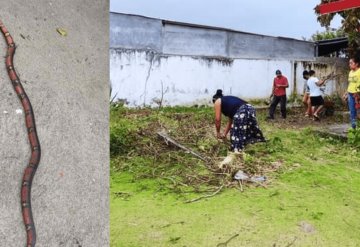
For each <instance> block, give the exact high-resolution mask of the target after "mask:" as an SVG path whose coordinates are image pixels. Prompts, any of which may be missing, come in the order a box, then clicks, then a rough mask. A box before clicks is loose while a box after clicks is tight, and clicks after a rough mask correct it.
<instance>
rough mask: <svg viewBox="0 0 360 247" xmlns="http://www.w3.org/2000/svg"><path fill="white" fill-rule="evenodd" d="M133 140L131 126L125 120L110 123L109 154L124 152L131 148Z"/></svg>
mask: <svg viewBox="0 0 360 247" xmlns="http://www.w3.org/2000/svg"><path fill="white" fill-rule="evenodd" d="M133 141H134V135H133V126H131V125H130V124H128V123H127V122H126V121H121V122H119V123H115V124H112V125H111V128H110V154H111V155H112V156H115V155H120V154H125V153H127V152H129V151H130V150H131V148H132V145H133Z"/></svg>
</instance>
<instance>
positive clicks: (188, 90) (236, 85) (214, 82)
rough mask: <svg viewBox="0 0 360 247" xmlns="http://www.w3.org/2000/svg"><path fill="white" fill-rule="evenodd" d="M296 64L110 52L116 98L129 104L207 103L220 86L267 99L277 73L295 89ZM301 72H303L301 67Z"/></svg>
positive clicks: (240, 94) (140, 52) (230, 91)
mask: <svg viewBox="0 0 360 247" xmlns="http://www.w3.org/2000/svg"><path fill="white" fill-rule="evenodd" d="M292 68H293V63H292V62H291V61H288V60H261V59H234V60H226V61H222V60H216V59H210V58H198V57H197V58H194V57H190V56H174V55H173V56H161V55H158V54H155V53H153V52H149V51H148V52H146V51H129V50H115V49H111V50H110V80H111V85H112V97H115V100H116V99H124V100H126V101H127V102H128V105H129V106H147V105H150V106H156V105H157V103H156V102H155V101H157V100H160V99H161V97H162V96H163V101H162V102H163V104H164V105H171V106H174V105H191V104H208V103H210V102H211V98H212V95H213V94H214V93H215V91H216V89H218V88H221V89H223V91H224V94H231V95H236V96H238V97H241V98H244V99H259V98H266V97H268V96H269V95H270V93H271V88H272V81H273V78H274V76H275V71H276V70H277V69H280V70H281V71H282V72H283V75H285V76H286V77H288V79H289V83H290V87H289V88H288V89H287V91H288V94H290V93H291V92H292V91H293V83H291V82H292V81H293V74H294V72H293V69H292ZM301 72H302V71H301Z"/></svg>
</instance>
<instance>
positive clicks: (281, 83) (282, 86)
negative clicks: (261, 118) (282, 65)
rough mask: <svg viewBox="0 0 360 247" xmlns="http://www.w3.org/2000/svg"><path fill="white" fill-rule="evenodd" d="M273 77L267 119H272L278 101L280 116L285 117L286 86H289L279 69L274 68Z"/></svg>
mask: <svg viewBox="0 0 360 247" xmlns="http://www.w3.org/2000/svg"><path fill="white" fill-rule="evenodd" d="M275 74H276V77H275V78H274V82H273V88H272V94H273V99H272V102H271V105H270V108H269V116H268V117H267V119H274V113H275V109H276V106H277V105H278V104H279V102H280V111H281V116H282V118H284V119H285V118H286V88H288V87H289V83H288V80H287V78H286V77H285V76H283V75H282V73H281V71H280V70H276V72H275Z"/></svg>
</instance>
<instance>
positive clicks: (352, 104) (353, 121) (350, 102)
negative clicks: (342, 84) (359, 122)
mask: <svg viewBox="0 0 360 247" xmlns="http://www.w3.org/2000/svg"><path fill="white" fill-rule="evenodd" d="M348 105H349V110H350V122H351V127H352V128H353V129H355V128H356V115H357V110H356V108H355V98H354V94H352V93H348Z"/></svg>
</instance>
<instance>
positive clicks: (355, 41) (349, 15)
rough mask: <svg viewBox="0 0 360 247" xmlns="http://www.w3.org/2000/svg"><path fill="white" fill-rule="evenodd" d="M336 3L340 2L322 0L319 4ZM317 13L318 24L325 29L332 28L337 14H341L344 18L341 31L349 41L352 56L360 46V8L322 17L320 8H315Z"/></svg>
mask: <svg viewBox="0 0 360 247" xmlns="http://www.w3.org/2000/svg"><path fill="white" fill-rule="evenodd" d="M335 1H338V0H320V1H319V4H321V3H328V2H335ZM315 13H316V15H317V16H318V18H317V20H318V22H319V23H320V24H321V26H325V27H329V26H330V23H331V21H332V20H333V18H334V16H335V15H336V14H339V15H340V16H341V17H342V18H343V20H342V26H341V29H340V30H342V32H343V33H344V34H345V35H346V36H347V37H348V39H349V54H350V56H352V55H353V54H354V53H355V52H356V50H357V49H358V47H359V46H360V43H359V42H360V32H359V31H358V30H359V27H360V24H359V19H360V8H353V9H349V10H344V11H340V12H338V13H331V14H325V15H320V12H319V8H317V7H315Z"/></svg>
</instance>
